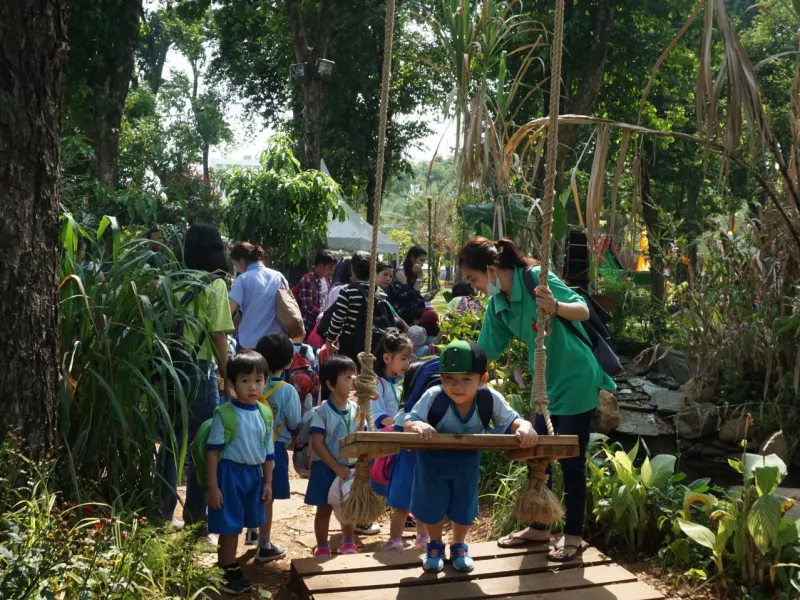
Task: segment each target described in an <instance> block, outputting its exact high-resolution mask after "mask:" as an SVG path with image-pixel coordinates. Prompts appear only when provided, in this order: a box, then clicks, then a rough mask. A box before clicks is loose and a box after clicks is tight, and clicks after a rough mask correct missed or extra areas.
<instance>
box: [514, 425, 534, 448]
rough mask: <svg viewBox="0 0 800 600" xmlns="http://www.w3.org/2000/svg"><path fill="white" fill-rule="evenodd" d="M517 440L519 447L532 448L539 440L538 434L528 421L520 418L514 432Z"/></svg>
mask: <svg viewBox="0 0 800 600" xmlns="http://www.w3.org/2000/svg"><path fill="white" fill-rule="evenodd" d="M514 435H516V436H517V440H519V447H520V448H533V447H534V446H535V445H536V443H537V442H538V441H539V435H538V434H537V433H536V431H535V430H534V429H533V425H532V424H531V422H530V421H524V420H520V424H519V427H517V431H516V432H515V434H514Z"/></svg>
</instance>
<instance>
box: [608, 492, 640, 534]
mask: <svg viewBox="0 0 800 600" xmlns="http://www.w3.org/2000/svg"><path fill="white" fill-rule="evenodd" d="M611 508H612V509H613V511H614V517H615V518H616V519H617V521H619V522H622V521H624V520H625V519H626V518H627V519H630V521H631V522H632V523H634V524H635V523H636V503H635V502H634V500H633V494H632V493H631V489H630V488H629V487H628V486H627V485H621V486H619V487H618V488H617V489H615V490H614V492H613V493H612V494H611Z"/></svg>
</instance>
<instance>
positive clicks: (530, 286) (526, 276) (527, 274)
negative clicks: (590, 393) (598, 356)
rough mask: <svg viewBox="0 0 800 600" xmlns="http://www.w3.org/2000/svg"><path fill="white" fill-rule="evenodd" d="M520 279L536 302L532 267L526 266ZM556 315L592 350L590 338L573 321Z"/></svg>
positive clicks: (536, 283)
mask: <svg viewBox="0 0 800 600" xmlns="http://www.w3.org/2000/svg"><path fill="white" fill-rule="evenodd" d="M522 281H524V282H525V289H527V290H528V294H530V296H531V298H533V301H534V302H536V286H537V285H539V284H538V282H537V281H536V275H534V273H533V267H528V268H527V269H525V270H524V271H523V272H522ZM556 317H557V318H558V320H559V321H560V322H561V324H562V325H563V326H564V327H566V328H567V331H569V332H570V333H571V334H572V335H574V336H575V337H577V338H578V339H579V340H580V341H582V342H583V343H584V344H586V346H587V347H588V348H589V350H592V351H594V348H593V347H592V342H591V340H589V338H588V337H587V336H586V335H584V334H582V333H581V332H580V331H578V328H577V327H576V326H575V323H573V322H572V321H570V320H569V319H565V318H564V317H562V316H560V315H556Z"/></svg>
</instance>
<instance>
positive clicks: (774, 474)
mask: <svg viewBox="0 0 800 600" xmlns="http://www.w3.org/2000/svg"><path fill="white" fill-rule="evenodd" d="M753 472H754V473H755V478H756V489H757V490H758V495H759V496H766V495H767V494H771V493H772V492H774V491H775V490H777V489H778V482H779V481H780V480H781V474H780V471H779V470H778V467H756V468H755V469H754V470H753Z"/></svg>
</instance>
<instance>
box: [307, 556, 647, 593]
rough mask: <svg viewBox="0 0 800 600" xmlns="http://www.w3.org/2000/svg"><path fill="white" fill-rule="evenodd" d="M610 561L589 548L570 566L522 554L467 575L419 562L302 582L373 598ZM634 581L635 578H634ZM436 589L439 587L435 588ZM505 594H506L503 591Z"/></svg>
mask: <svg viewBox="0 0 800 600" xmlns="http://www.w3.org/2000/svg"><path fill="white" fill-rule="evenodd" d="M610 562H611V559H609V558H608V557H607V556H605V555H603V554H601V553H600V552H599V551H597V550H595V549H594V548H590V549H588V550H587V551H586V552H585V553H584V555H583V558H582V560H581V561H579V562H572V563H566V564H563V563H554V562H548V560H547V554H545V553H538V554H525V555H522V556H505V557H502V558H493V559H487V560H477V561H475V569H474V570H473V571H472V572H470V573H460V572H458V571H456V570H455V569H453V567H452V566H450V565H447V566H445V568H444V571H442V572H441V573H426V572H425V571H423V570H422V564H421V560H419V559H418V560H417V564H416V565H415V566H412V567H407V568H394V569H392V568H389V569H383V570H380V571H375V572H372V573H370V574H369V575H368V576H366V575H364V574H363V573H360V574H358V573H335V574H331V575H317V576H314V577H309V578H308V579H306V580H305V581H304V583H305V585H306V588H307V590H308V593H309V594H311V595H314V596H316V595H317V594H319V593H323V592H337V593H338V592H354V591H355V590H358V591H360V592H365V593H366V594H367V595H372V596H374V595H375V590H377V589H380V590H381V592H380V594H381V596H382V597H383V595H384V590H383V589H382V588H395V587H409V586H425V585H429V584H432V583H434V582H437V583H439V584H441V583H449V582H454V581H469V580H472V579H477V578H489V577H495V578H496V577H503V576H507V575H508V574H509V573H515V575H516V576H517V577H515V579H518V576H519V575H524V574H528V573H543V572H546V571H548V570H550V569H554V568H557V567H562V568H564V569H566V570H571V569H577V568H579V567H581V568H583V567H586V566H594V565H606V564H609V563H610ZM634 580H635V578H634ZM437 587H439V586H438V585H437ZM504 593H507V592H504Z"/></svg>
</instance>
